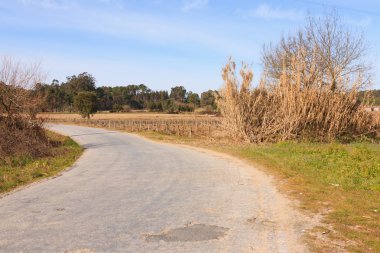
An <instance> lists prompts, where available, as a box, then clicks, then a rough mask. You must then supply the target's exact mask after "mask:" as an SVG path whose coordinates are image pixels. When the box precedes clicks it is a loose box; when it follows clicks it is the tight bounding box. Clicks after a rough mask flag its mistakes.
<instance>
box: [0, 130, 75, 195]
mask: <svg viewBox="0 0 380 253" xmlns="http://www.w3.org/2000/svg"><path fill="white" fill-rule="evenodd" d="M46 136H47V137H48V138H49V142H50V148H49V154H48V155H44V156H38V157H33V156H30V155H18V156H13V157H8V161H7V162H4V161H2V162H0V194H1V193H4V192H8V191H10V190H13V189H15V188H16V187H19V186H22V185H26V184H29V183H32V182H34V181H38V180H41V179H43V178H47V177H51V176H54V175H56V174H58V173H59V172H61V171H62V170H64V169H66V168H68V167H70V166H71V165H72V164H73V163H74V162H75V161H76V160H77V159H78V158H79V156H80V155H81V154H82V148H81V147H80V146H79V145H78V144H77V143H76V142H74V141H73V140H72V139H71V138H69V137H65V136H62V135H58V134H56V133H53V132H48V133H47V134H46Z"/></svg>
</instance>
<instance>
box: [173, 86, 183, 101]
mask: <svg viewBox="0 0 380 253" xmlns="http://www.w3.org/2000/svg"><path fill="white" fill-rule="evenodd" d="M170 98H172V99H174V100H175V101H178V102H185V99H186V89H185V88H184V87H183V86H175V87H173V88H171V92H170Z"/></svg>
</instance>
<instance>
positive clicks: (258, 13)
mask: <svg viewBox="0 0 380 253" xmlns="http://www.w3.org/2000/svg"><path fill="white" fill-rule="evenodd" d="M237 13H239V14H241V15H243V16H245V17H255V18H261V19H267V20H273V19H277V20H291V21H295V20H300V19H302V18H303V17H304V15H303V12H302V11H299V10H295V9H283V8H281V7H275V6H270V5H268V4H260V5H259V6H257V8H255V9H252V10H238V11H237Z"/></svg>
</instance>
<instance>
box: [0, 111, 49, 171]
mask: <svg viewBox="0 0 380 253" xmlns="http://www.w3.org/2000/svg"><path fill="white" fill-rule="evenodd" d="M41 124H42V123H41V122H28V121H26V120H25V118H23V117H14V118H12V120H9V119H7V118H5V117H0V163H1V162H5V163H7V164H10V163H11V162H12V160H13V159H15V158H16V159H17V158H18V157H33V158H35V157H42V156H46V155H50V148H51V146H50V143H49V140H48V138H47V136H46V134H45V131H44V129H43V128H42V127H41Z"/></svg>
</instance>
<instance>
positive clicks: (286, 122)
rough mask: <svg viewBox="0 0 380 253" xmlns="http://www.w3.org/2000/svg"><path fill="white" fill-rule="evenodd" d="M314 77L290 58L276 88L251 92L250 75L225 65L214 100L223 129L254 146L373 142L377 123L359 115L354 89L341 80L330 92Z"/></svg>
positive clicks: (266, 85)
mask: <svg viewBox="0 0 380 253" xmlns="http://www.w3.org/2000/svg"><path fill="white" fill-rule="evenodd" d="M315 71H316V68H315V69H314V68H306V67H305V65H304V64H303V63H302V59H297V58H294V59H293V60H292V64H291V67H290V68H286V69H285V68H284V70H283V73H282V75H281V78H280V80H279V81H278V83H265V82H264V81H262V82H261V83H260V85H259V86H258V87H256V88H252V87H251V83H252V79H253V73H252V70H250V69H249V68H248V66H247V65H243V67H242V68H241V70H240V78H238V77H237V74H236V64H235V63H234V62H233V61H232V60H230V61H229V62H228V63H227V64H226V66H225V67H224V68H223V70H222V77H223V80H224V83H225V85H224V87H223V88H222V89H221V91H220V94H219V96H218V98H217V103H218V108H219V109H220V112H221V114H222V116H223V119H222V124H223V127H224V129H225V130H226V131H227V132H228V133H229V134H230V135H231V136H232V137H233V138H238V139H242V140H245V141H248V142H255V143H260V142H278V141H284V140H302V139H307V140H317V141H332V140H334V139H342V138H344V139H353V138H355V137H358V136H362V135H368V136H375V135H376V132H378V131H379V130H380V128H379V126H380V123H379V120H378V119H376V118H375V117H374V115H373V114H371V113H369V112H366V111H365V107H364V105H363V104H362V103H361V102H360V100H359V98H358V88H357V87H356V86H355V85H354V86H350V87H349V88H347V87H346V86H345V83H348V81H349V80H348V79H346V80H343V79H341V80H339V81H338V83H337V86H336V87H337V89H335V90H331V89H329V86H326V85H324V78H323V76H320V75H318V73H315ZM263 80H264V79H263ZM349 83H352V82H349ZM354 83H355V82H354ZM357 83H358V84H360V83H361V80H360V76H358V77H357Z"/></svg>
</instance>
